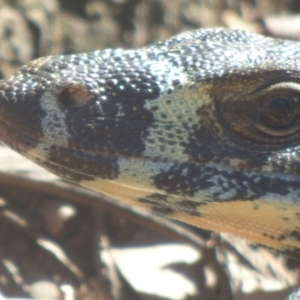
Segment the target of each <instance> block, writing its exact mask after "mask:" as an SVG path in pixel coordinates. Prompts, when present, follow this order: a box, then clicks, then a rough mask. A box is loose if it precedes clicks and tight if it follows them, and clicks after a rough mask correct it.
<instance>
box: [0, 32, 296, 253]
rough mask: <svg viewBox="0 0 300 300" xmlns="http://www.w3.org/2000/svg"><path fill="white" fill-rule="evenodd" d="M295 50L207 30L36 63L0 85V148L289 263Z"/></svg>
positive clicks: (238, 34) (271, 41)
mask: <svg viewBox="0 0 300 300" xmlns="http://www.w3.org/2000/svg"><path fill="white" fill-rule="evenodd" d="M299 50H300V43H298V42H291V41H284V40H276V39H271V38H266V37H263V36H260V35H257V34H253V33H247V32H244V31H230V30H224V29H210V30H197V31H192V32H187V33H183V34H180V35H178V36H175V37H173V38H171V39H169V40H167V41H164V42H159V43H157V44H154V45H151V46H149V47H145V48H142V49H139V50H118V49H117V50H104V51H95V52H91V53H85V54H74V55H61V56H52V57H45V58H40V59H38V60H35V61H33V62H31V63H29V64H28V65H25V66H24V67H22V68H21V69H20V70H19V71H18V72H17V73H16V74H14V75H12V76H11V77H9V78H7V79H6V80H2V81H0V120H1V123H0V137H1V139H2V140H3V141H4V142H5V143H6V144H7V145H8V146H10V147H12V148H13V149H15V150H16V151H18V152H20V153H21V154H23V155H24V156H26V157H28V158H29V159H31V160H33V161H35V162H36V163H38V164H40V165H42V166H44V167H45V168H47V169H49V170H50V171H52V172H54V173H56V174H57V175H59V176H61V177H63V178H67V179H70V180H73V181H75V182H78V183H79V184H81V185H84V186H87V187H89V188H92V189H94V190H97V191H100V192H102V193H104V194H106V195H109V196H111V197H114V198H116V199H118V200H121V201H124V202H126V203H128V204H130V205H135V206H141V207H144V208H146V209H148V210H152V211H154V212H158V213H161V214H165V215H168V216H170V217H173V218H176V219H179V220H182V221H185V222H188V223H190V224H193V225H196V226H200V227H203V228H207V229H211V230H216V231H222V232H228V233H232V234H235V235H237V236H241V237H243V238H246V239H248V240H250V241H252V242H255V243H260V244H264V245H267V246H270V247H273V248H276V249H278V250H281V251H285V252H290V253H294V252H297V251H298V249H299V248H300V52H299Z"/></svg>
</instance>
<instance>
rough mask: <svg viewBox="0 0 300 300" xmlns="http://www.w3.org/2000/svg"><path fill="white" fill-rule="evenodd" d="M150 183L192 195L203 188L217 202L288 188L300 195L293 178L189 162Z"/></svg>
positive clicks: (283, 192)
mask: <svg viewBox="0 0 300 300" xmlns="http://www.w3.org/2000/svg"><path fill="white" fill-rule="evenodd" d="M153 182H154V184H155V186H156V187H157V188H158V189H161V190H164V191H166V192H167V193H169V194H176V195H181V196H190V197H193V196H194V195H195V194H196V193H197V192H199V191H202V190H204V191H203V192H204V193H206V195H207V196H208V197H210V198H211V199H213V200H214V201H220V202H222V201H228V200H231V201H235V200H237V201H240V200H244V201H251V200H255V199H258V198H261V197H263V196H265V195H266V194H268V193H272V194H275V195H281V196H286V195H288V193H289V190H290V189H292V190H294V191H295V192H296V194H295V197H296V199H297V200H298V198H299V197H300V187H299V183H298V181H297V180H295V181H293V180H290V179H289V180H284V179H282V178H279V177H275V176H274V177H271V176H266V175H262V174H257V173H247V172H242V171H237V170H232V171H231V170H222V169H218V168H214V167H206V166H203V165H196V164H192V163H183V164H180V165H175V166H172V167H171V168H170V169H169V170H166V171H163V172H161V173H160V174H158V175H156V176H154V177H153ZM209 188H210V189H209ZM208 189H209V190H208ZM208 193H210V194H208ZM225 193H228V196H227V198H225V197H224V194H225ZM194 205H196V204H194Z"/></svg>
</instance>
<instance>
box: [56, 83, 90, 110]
mask: <svg viewBox="0 0 300 300" xmlns="http://www.w3.org/2000/svg"><path fill="white" fill-rule="evenodd" d="M89 96H90V95H89V92H88V90H87V89H86V88H84V87H75V86H71V87H67V88H65V89H63V90H62V91H61V92H60V93H59V95H58V101H59V102H60V103H62V104H63V105H64V106H65V107H67V108H71V107H81V106H83V105H84V104H86V103H88V102H89V99H90V97H89Z"/></svg>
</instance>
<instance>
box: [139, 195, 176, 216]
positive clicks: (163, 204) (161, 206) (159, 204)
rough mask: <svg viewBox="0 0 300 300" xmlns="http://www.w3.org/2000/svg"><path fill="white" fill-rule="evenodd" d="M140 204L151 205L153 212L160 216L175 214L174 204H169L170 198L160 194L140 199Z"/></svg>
mask: <svg viewBox="0 0 300 300" xmlns="http://www.w3.org/2000/svg"><path fill="white" fill-rule="evenodd" d="M138 201H139V202H141V203H146V204H149V205H151V211H152V212H154V213H158V214H164V215H167V214H171V213H172V212H173V209H172V203H169V201H168V196H167V195H162V194H158V193H154V194H150V195H147V196H146V197H143V198H139V199H138Z"/></svg>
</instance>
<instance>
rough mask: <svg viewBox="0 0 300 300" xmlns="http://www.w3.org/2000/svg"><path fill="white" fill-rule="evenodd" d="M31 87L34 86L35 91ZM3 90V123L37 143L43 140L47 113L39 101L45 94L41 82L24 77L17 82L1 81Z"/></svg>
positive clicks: (0, 85)
mask: <svg viewBox="0 0 300 300" xmlns="http://www.w3.org/2000/svg"><path fill="white" fill-rule="evenodd" d="M31 85H34V89H33V88H31ZM1 90H3V92H2V93H1V94H0V111H1V121H4V122H5V123H6V124H8V125H11V126H12V127H13V128H15V129H17V130H18V131H20V133H22V134H24V135H28V136H30V137H32V138H33V139H35V140H36V141H38V140H40V139H42V137H43V130H42V126H41V120H42V118H43V117H44V116H45V113H44V111H43V110H42V109H41V107H40V105H39V103H38V101H39V100H40V98H41V96H42V95H43V93H44V86H43V85H42V84H41V83H39V80H38V79H37V78H36V80H34V79H31V78H27V76H24V77H22V78H21V79H20V80H18V81H15V82H13V81H12V82H11V81H7V83H3V82H1V81H0V91H1ZM8 134H9V133H8ZM33 146H34V145H33Z"/></svg>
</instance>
